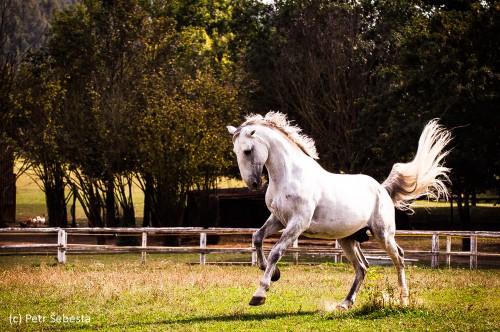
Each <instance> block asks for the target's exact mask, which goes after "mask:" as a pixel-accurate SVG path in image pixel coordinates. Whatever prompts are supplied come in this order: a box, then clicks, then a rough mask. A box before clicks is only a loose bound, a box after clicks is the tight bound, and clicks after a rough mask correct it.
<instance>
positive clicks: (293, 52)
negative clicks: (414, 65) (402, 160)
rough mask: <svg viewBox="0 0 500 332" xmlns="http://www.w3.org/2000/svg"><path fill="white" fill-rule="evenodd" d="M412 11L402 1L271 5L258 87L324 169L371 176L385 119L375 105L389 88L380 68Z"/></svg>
mask: <svg viewBox="0 0 500 332" xmlns="http://www.w3.org/2000/svg"><path fill="white" fill-rule="evenodd" d="M413 8H414V6H413V5H412V3H411V2H409V1H404V2H398V3H397V4H396V3H395V2H384V1H381V2H372V1H361V2H356V3H354V2H347V3H344V2H340V3H339V2H331V1H321V0H311V1H298V2H297V1H279V2H277V10H276V17H275V19H274V20H273V21H272V24H273V26H274V28H275V32H273V33H272V35H271V36H270V40H271V45H270V46H269V48H270V50H271V56H270V57H271V58H270V59H269V60H268V61H269V62H270V64H269V65H268V67H269V68H271V70H270V73H269V72H266V73H265V78H261V79H262V80H263V82H262V84H265V85H268V86H269V89H268V91H269V95H268V96H266V97H269V98H271V99H273V100H275V104H276V107H277V108H279V109H280V110H281V111H284V112H286V113H289V114H292V115H293V116H294V117H296V119H297V121H299V122H300V123H301V125H302V126H303V127H304V129H305V130H306V131H307V132H309V133H311V135H312V136H313V137H314V138H315V140H316V142H317V145H318V148H319V152H320V156H321V163H322V165H323V166H324V167H326V168H327V169H329V170H332V171H336V172H346V173H358V172H365V173H366V172H369V173H372V175H379V174H378V173H379V170H378V169H377V167H379V164H380V163H381V160H382V157H383V153H382V151H383V149H384V148H386V145H387V144H388V143H387V142H386V140H385V137H386V135H385V133H386V123H387V121H388V118H389V114H388V112H386V111H385V110H383V109H380V107H377V103H376V98H377V97H378V96H379V95H380V94H381V93H382V92H384V91H386V90H387V89H388V88H389V87H390V85H391V83H392V81H393V78H392V77H391V76H390V75H389V74H390V73H389V72H388V70H387V68H391V67H392V66H394V64H395V54H396V52H397V46H398V45H397V42H398V38H399V31H400V30H401V29H403V28H404V26H405V25H406V24H408V22H409V21H411V19H412V18H413V16H414V14H415V10H414V9H413ZM264 79H265V82H264ZM384 166H385V167H387V163H386V162H384ZM387 172H388V170H387V169H385V174H387Z"/></svg>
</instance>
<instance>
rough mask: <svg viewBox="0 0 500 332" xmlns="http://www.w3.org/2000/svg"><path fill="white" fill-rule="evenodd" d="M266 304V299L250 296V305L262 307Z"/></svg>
mask: <svg viewBox="0 0 500 332" xmlns="http://www.w3.org/2000/svg"><path fill="white" fill-rule="evenodd" d="M264 303H266V298H265V297H262V296H252V299H251V300H250V303H248V304H250V305H255V306H256V305H263V304H264Z"/></svg>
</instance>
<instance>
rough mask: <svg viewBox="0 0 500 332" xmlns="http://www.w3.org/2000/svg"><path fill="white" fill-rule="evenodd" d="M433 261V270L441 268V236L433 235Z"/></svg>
mask: <svg viewBox="0 0 500 332" xmlns="http://www.w3.org/2000/svg"><path fill="white" fill-rule="evenodd" d="M431 253H432V260H431V267H432V268H433V269H437V268H438V267H439V235H437V234H433V235H432V249H431Z"/></svg>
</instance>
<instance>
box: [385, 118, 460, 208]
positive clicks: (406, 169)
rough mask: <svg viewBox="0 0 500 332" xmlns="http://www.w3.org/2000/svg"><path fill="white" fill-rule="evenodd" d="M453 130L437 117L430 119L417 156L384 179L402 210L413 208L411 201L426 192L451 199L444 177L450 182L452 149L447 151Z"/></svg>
mask: <svg viewBox="0 0 500 332" xmlns="http://www.w3.org/2000/svg"><path fill="white" fill-rule="evenodd" d="M450 140H451V133H450V132H449V131H448V130H446V129H444V128H443V127H442V126H440V125H439V124H438V122H437V120H432V121H430V122H429V123H428V124H427V125H426V126H425V128H424V130H423V132H422V135H421V136H420V139H419V141H418V150H417V154H416V155H415V158H414V159H413V160H412V161H411V162H409V163H406V164H403V163H397V164H394V166H393V167H392V170H391V173H390V174H389V176H388V177H387V179H386V180H385V181H384V183H382V186H384V188H385V189H386V190H387V192H388V193H389V195H390V196H391V198H392V201H393V202H394V206H395V207H396V208H397V209H399V210H411V208H410V206H411V203H412V202H413V201H414V200H415V199H417V198H419V197H421V196H425V195H430V196H433V197H435V198H436V200H438V199H439V198H440V197H444V198H446V199H448V196H449V194H448V189H447V188H446V185H445V184H444V183H443V180H446V181H448V182H449V180H450V179H449V177H448V173H449V171H450V169H449V168H447V167H444V166H443V163H442V161H443V158H444V157H446V155H447V154H448V152H449V151H443V149H444V147H445V146H446V145H447V144H448V142H450Z"/></svg>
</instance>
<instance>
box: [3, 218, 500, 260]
mask: <svg viewBox="0 0 500 332" xmlns="http://www.w3.org/2000/svg"><path fill="white" fill-rule="evenodd" d="M255 231H256V229H252V228H199V227H194V228H186V227H184V228H0V235H2V236H3V238H5V235H8V236H10V235H12V236H16V235H18V236H19V235H28V234H39V235H40V234H52V235H55V234H57V243H43V244H41V243H36V244H31V243H29V244H22V243H21V244H5V243H2V242H0V254H26V253H30V250H33V251H36V250H40V249H43V250H49V252H50V251H54V252H56V251H57V260H58V262H60V263H65V262H66V255H67V254H70V253H73V254H83V253H92V254H96V253H97V254H99V253H141V257H142V262H143V263H145V262H146V257H147V254H148V253H190V254H193V253H194V254H199V262H200V264H201V265H204V264H206V255H208V254H214V253H218V254H248V255H249V256H250V257H251V264H252V265H255V264H256V252H255V248H254V247H253V245H252V243H251V240H249V241H248V243H243V246H239V247H237V246H232V247H223V246H216V245H211V246H207V235H217V236H221V235H233V236H234V235H246V236H248V238H249V239H250V235H251V234H252V233H253V232H255ZM74 235H93V236H110V235H111V236H117V235H135V236H140V237H141V245H140V246H117V245H94V244H69V243H68V236H74ZM152 235H170V236H189V237H193V236H196V237H199V245H196V246H182V247H181V246H179V247H178V246H175V247H173V246H152V245H148V236H152ZM396 236H398V237H401V236H404V237H418V238H422V237H427V238H429V237H430V238H432V241H431V248H429V249H430V250H405V256H406V257H408V256H412V255H427V256H430V257H431V267H433V268H438V267H439V263H440V258H441V257H443V258H444V260H445V263H446V266H448V267H449V266H450V265H451V257H452V256H468V257H469V261H470V264H469V265H470V268H471V269H477V266H478V258H479V257H489V258H490V259H491V258H493V259H498V258H500V253H499V252H497V251H495V252H480V251H478V239H490V240H491V239H494V241H497V240H499V239H500V232H481V231H476V232H462V231H397V233H396ZM452 238H470V242H471V246H470V247H471V249H470V251H465V252H464V251H452ZM300 239H301V240H300V241H299V240H297V241H295V242H294V243H293V245H292V247H291V248H289V249H288V250H287V254H289V253H291V254H292V255H293V258H294V262H295V263H298V260H299V255H301V254H304V255H327V256H332V257H333V258H334V262H341V261H342V249H341V247H340V246H339V244H338V242H337V241H317V240H307V239H302V238H300ZM440 239H445V241H446V246H445V250H441V249H440ZM10 242H12V241H10ZM299 242H300V243H301V246H299ZM311 243H312V245H311ZM495 247H496V248H498V246H495ZM26 250H28V251H26ZM269 250H270V246H269V245H268V246H267V247H266V246H265V251H269ZM363 251H364V252H365V254H366V256H367V258H368V259H387V260H388V258H387V257H386V254H385V252H383V251H382V250H374V249H363ZM249 263H250V262H249Z"/></svg>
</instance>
